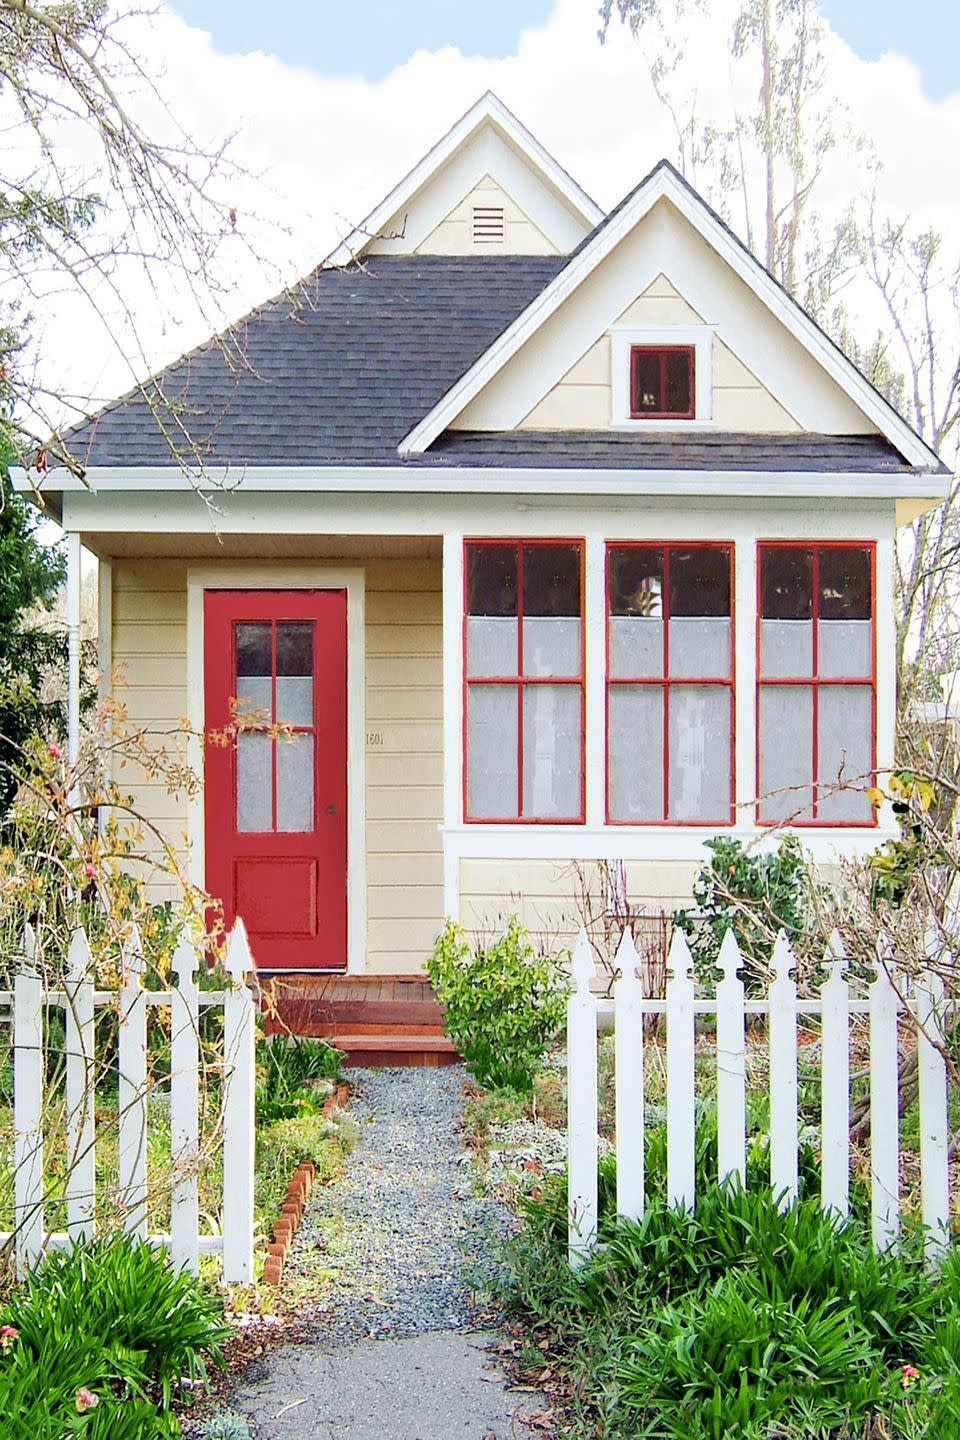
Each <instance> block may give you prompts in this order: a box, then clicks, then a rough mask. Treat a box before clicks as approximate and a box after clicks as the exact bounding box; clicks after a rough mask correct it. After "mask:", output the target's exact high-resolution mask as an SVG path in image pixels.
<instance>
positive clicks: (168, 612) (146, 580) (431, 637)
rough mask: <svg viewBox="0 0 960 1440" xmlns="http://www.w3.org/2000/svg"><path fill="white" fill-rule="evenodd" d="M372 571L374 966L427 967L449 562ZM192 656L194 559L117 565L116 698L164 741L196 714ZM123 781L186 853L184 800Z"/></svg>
mask: <svg viewBox="0 0 960 1440" xmlns="http://www.w3.org/2000/svg"><path fill="white" fill-rule="evenodd" d="M349 563H350V564H356V562H355V561H353V560H351V561H350V562H349ZM365 570H366V624H367V629H366V674H367V685H366V711H367V714H366V731H367V735H366V739H367V746H366V771H367V796H366V801H367V915H368V922H367V923H368V952H367V968H368V969H369V970H371V971H374V972H377V971H382V972H384V973H388V972H390V973H397V972H399V973H404V972H409V971H413V970H416V969H418V968H419V967H420V966H421V965H422V964H423V961H424V959H425V957H426V955H427V954H428V952H429V950H430V949H431V948H432V946H433V941H434V937H435V936H436V934H437V931H438V930H439V928H440V925H441V923H442V918H443V864H442V852H441V846H440V835H439V831H438V829H437V826H438V825H439V823H440V820H441V816H442V792H443V738H442V737H443V701H442V659H441V634H442V616H441V588H440V587H441V567H440V563H439V561H433V560H375V561H371V562H370V563H369V564H368V565H367V566H366V567H365ZM186 657H187V566H186V564H185V563H184V562H181V561H173V560H135V561H129V560H115V561H114V563H113V659H114V672H115V674H117V675H118V676H119V678H120V681H121V683H120V684H119V686H118V687H117V690H116V695H117V698H118V699H120V700H122V701H123V703H124V704H125V705H126V706H127V708H128V711H129V716H130V719H131V721H133V722H134V723H135V724H138V725H143V726H145V727H146V728H147V729H148V730H149V731H150V732H151V733H152V734H153V735H154V736H156V738H157V740H158V742H159V743H169V740H168V735H169V732H175V731H176V729H177V725H178V721H179V717H180V716H181V715H183V714H184V713H185V712H186V709H187V692H186V683H187V658H186ZM117 779H118V781H119V782H120V783H121V784H122V786H123V788H124V789H125V790H127V791H129V792H130V793H131V794H132V796H133V799H134V804H135V806H136V808H137V809H138V810H139V811H141V812H142V813H143V814H144V815H145V816H146V817H147V818H148V819H149V820H150V821H152V822H153V823H155V824H156V825H157V826H158V828H159V829H160V830H161V831H162V833H163V834H164V835H165V836H167V837H168V838H170V839H171V840H173V841H174V843H175V844H177V846H178V848H180V849H181V850H183V849H184V841H183V833H184V831H185V829H186V823H187V822H186V807H185V805H184V803H183V801H182V800H179V799H178V798H176V797H170V796H168V795H167V794H166V793H165V791H164V789H163V787H162V786H160V785H157V784H155V783H153V784H151V783H146V782H144V780H143V777H142V776H141V775H139V774H136V773H134V772H133V771H132V770H130V769H127V770H124V771H121V772H118V774H117ZM164 893H165V892H164V889H163V887H156V894H157V898H158V899H159V898H162V896H163V894H164Z"/></svg>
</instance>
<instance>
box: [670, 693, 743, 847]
mask: <svg viewBox="0 0 960 1440" xmlns="http://www.w3.org/2000/svg"><path fill="white" fill-rule="evenodd" d="M669 747H670V750H669V753H670V777H669V784H668V795H669V810H668V815H667V818H668V819H669V820H719V821H722V820H729V817H730V762H731V746H730V691H729V688H728V687H727V686H726V685H673V686H671V687H670V711H669Z"/></svg>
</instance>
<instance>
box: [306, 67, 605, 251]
mask: <svg viewBox="0 0 960 1440" xmlns="http://www.w3.org/2000/svg"><path fill="white" fill-rule="evenodd" d="M487 121H490V122H492V123H493V124H494V125H496V126H497V127H498V129H500V130H502V131H503V133H504V135H506V137H507V139H508V140H509V141H510V143H511V144H512V145H514V146H516V148H517V149H518V150H519V151H520V152H521V154H522V155H524V156H525V157H526V159H527V160H528V161H529V162H530V163H531V164H532V165H534V166H535V167H536V168H537V169H538V170H540V171H541V173H542V174H543V177H544V179H545V180H546V181H547V182H548V183H549V184H550V185H551V186H552V187H553V188H554V190H556V191H557V193H558V194H559V195H560V196H561V197H562V199H563V200H564V201H565V202H566V204H567V205H568V206H569V207H570V208H571V209H572V210H573V211H574V212H575V213H576V214H577V215H580V216H581V217H582V219H583V221H584V223H585V224H586V225H587V226H588V227H589V228H590V229H591V230H592V229H593V228H594V226H595V225H598V224H599V223H600V221H601V220H602V219H603V211H602V210H601V209H600V207H599V205H597V204H596V202H595V201H594V200H591V199H590V196H589V195H588V194H587V193H586V191H584V190H581V188H580V186H579V185H578V184H577V182H576V181H575V180H574V179H573V177H572V176H571V175H568V174H567V172H566V170H564V169H563V167H562V165H558V163H557V161H556V160H554V158H553V156H552V155H551V154H550V153H549V152H548V151H547V150H545V149H544V148H543V146H542V145H541V144H540V142H539V140H537V139H535V138H534V136H533V135H531V134H530V131H529V130H528V129H527V128H526V126H524V125H522V124H521V123H520V121H519V120H518V119H517V117H516V115H514V113H513V111H512V110H508V109H507V107H506V105H504V103H503V101H502V100H500V99H498V98H497V96H496V95H494V94H493V92H492V91H490V90H488V91H487V93H486V94H485V95H482V96H481V97H480V99H479V100H478V101H477V103H476V104H475V105H471V107H470V109H469V110H468V111H467V113H466V114H465V115H463V116H461V118H460V119H459V120H458V121H457V123H456V124H455V125H454V126H453V128H452V129H450V130H448V131H447V133H446V135H444V137H443V139H442V140H439V141H438V142H437V144H436V145H434V147H433V149H432V150H429V151H428V152H427V154H426V155H424V157H423V159H422V160H421V161H419V162H418V164H416V165H415V166H414V167H413V169H412V170H411V171H410V173H409V174H408V175H405V176H404V178H403V179H402V180H401V181H400V183H399V185H395V186H394V188H393V189H392V190H391V191H390V194H389V195H387V196H386V197H385V198H384V199H383V200H381V201H380V204H379V205H378V206H376V208H375V209H374V210H371V212H370V214H369V215H368V216H367V217H366V219H365V220H362V221H361V223H360V224H359V225H358V226H356V228H355V229H354V230H351V232H350V234H349V235H347V236H346V238H345V239H344V240H342V241H341V242H340V244H339V245H338V246H337V248H336V249H335V250H333V251H332V252H331V253H330V254H329V255H328V256H327V258H326V260H324V262H323V264H324V266H328V267H333V266H339V265H349V264H350V262H351V261H352V260H356V259H357V258H358V257H359V256H360V255H361V254H362V253H363V251H364V250H365V249H366V247H367V246H368V245H369V244H370V242H371V240H374V239H375V238H376V237H377V235H379V233H380V231H381V230H382V229H383V227H384V225H386V223H387V221H388V220H389V219H390V218H391V216H392V215H395V214H396V212H397V211H398V210H402V209H403V207H404V206H405V205H408V204H409V203H410V201H411V200H412V199H413V197H414V195H416V193H417V191H418V190H420V189H422V188H423V186H424V185H425V184H426V183H427V181H428V180H429V179H430V178H431V176H432V175H434V174H435V172H436V171H437V170H439V169H440V167H441V166H443V165H445V164H446V163H447V161H448V160H449V159H450V157H451V156H452V155H454V154H455V153H456V151H457V150H459V149H460V147H461V145H463V144H464V143H465V141H466V140H468V139H469V138H470V136H471V135H472V134H473V133H474V132H475V131H476V130H478V129H479V128H480V126H481V125H483V124H484V123H485V122H487Z"/></svg>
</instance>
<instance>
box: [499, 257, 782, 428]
mask: <svg viewBox="0 0 960 1440" xmlns="http://www.w3.org/2000/svg"><path fill="white" fill-rule="evenodd" d="M615 323H616V324H618V325H638V326H640V325H648V326H655V325H702V324H703V323H704V320H703V317H702V316H701V315H699V314H698V313H697V311H696V310H694V309H693V307H692V306H690V305H688V304H687V302H686V300H684V298H683V296H682V295H681V294H680V292H679V291H678V290H677V289H676V288H675V287H674V286H673V285H672V284H671V282H670V281H669V280H668V279H667V277H666V276H665V275H658V276H657V278H656V280H654V281H653V282H652V284H650V285H648V286H647V288H646V290H644V292H643V294H642V295H639V296H638V297H637V298H636V300H634V301H633V302H632V304H630V305H628V306H627V308H626V309H625V310H624V311H623V313H622V314H620V315H619V316H618V317H617V320H616V322H615ZM611 350H612V346H611V342H610V337H609V335H603V336H601V337H600V339H598V340H597V341H595V342H594V344H593V345H591V346H590V348H589V350H587V351H585V353H584V354H583V355H581V357H580V359H579V360H578V361H577V362H576V364H575V365H572V366H571V367H570V369H569V370H568V371H567V373H566V374H565V375H564V376H563V378H562V379H561V380H560V381H559V382H558V383H557V384H556V385H554V386H553V388H552V389H551V390H549V391H548V392H547V394H546V395H545V396H544V397H543V399H542V400H540V401H539V402H538V404H536V405H535V406H534V407H533V409H532V410H531V411H530V413H529V414H528V415H527V416H526V418H525V419H524V420H523V421H522V422H521V424H520V426H519V428H520V429H521V430H604V429H607V428H608V427H609V426H610V424H611V423H612V419H613V393H612V376H611V364H612V360H611ZM713 418H714V420H715V421H716V423H717V428H718V429H720V430H730V431H745V432H751V433H761V432H774V433H776V432H781V433H782V432H785V431H797V430H798V429H799V428H800V427H799V426H798V425H797V422H796V420H795V419H794V418H793V416H792V415H790V414H789V413H788V412H787V411H786V410H785V409H784V408H783V406H782V405H781V404H780V403H779V402H778V401H777V400H775V399H774V397H773V396H772V395H771V394H770V392H769V390H767V389H766V388H765V387H764V386H763V385H761V383H760V381H759V380H758V379H757V377H756V376H755V375H754V374H752V372H751V371H750V370H748V369H747V367H746V365H744V364H743V363H742V362H741V361H740V360H738V359H737V357H736V356H735V355H734V353H733V351H732V350H731V349H730V348H729V346H727V345H725V344H724V342H723V341H722V340H721V339H720V338H719V337H715V338H714V341H713Z"/></svg>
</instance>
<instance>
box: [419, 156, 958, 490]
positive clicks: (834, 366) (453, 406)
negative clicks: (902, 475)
mask: <svg viewBox="0 0 960 1440" xmlns="http://www.w3.org/2000/svg"><path fill="white" fill-rule="evenodd" d="M662 199H667V200H669V201H670V203H671V204H672V205H674V206H675V207H676V208H677V209H678V210H679V211H680V213H681V214H682V215H683V216H684V217H685V219H687V220H688V221H689V222H690V224H691V225H693V226H694V228H695V229H696V230H697V231H698V232H699V233H700V235H701V236H702V237H703V239H704V240H705V241H706V242H707V244H709V245H711V246H712V247H713V249H714V250H715V251H716V252H717V254H719V255H720V256H721V258H722V259H723V260H725V261H726V263H727V264H728V265H729V266H730V267H731V269H732V270H733V271H734V272H735V273H736V274H737V275H738V276H739V278H740V279H741V280H743V282H744V283H745V284H746V285H749V287H750V289H751V290H752V291H753V292H754V294H755V295H756V296H757V298H758V299H759V300H761V301H762V302H763V303H764V304H765V305H766V306H767V308H768V309H769V310H770V312H771V313H772V314H774V315H775V316H776V317H777V319H778V320H779V321H780V322H781V323H782V324H783V325H784V326H785V327H786V329H787V330H788V331H789V332H790V333H791V334H792V335H793V336H794V337H795V338H796V339H797V340H798V341H799V342H800V344H801V345H803V346H805V348H806V349H807V350H808V351H809V353H810V354H811V355H812V356H813V358H814V359H815V360H816V361H817V362H818V363H819V364H820V365H821V366H822V367H823V369H824V370H825V371H826V372H827V374H828V375H830V377H831V378H832V379H833V380H834V381H835V382H836V383H837V384H838V385H839V386H840V388H841V389H842V390H843V391H844V392H845V394H847V395H848V396H849V397H850V399H851V400H852V401H853V402H854V404H855V405H858V406H859V407H860V409H861V410H862V411H863V413H864V415H866V416H867V417H868V418H869V419H870V420H872V421H873V423H874V424H875V425H876V427H877V429H878V430H879V431H880V433H881V434H882V435H884V436H886V438H887V439H888V440H889V441H890V443H891V444H892V445H895V446H896V448H897V449H898V450H899V451H900V453H901V454H902V455H903V457H904V459H906V460H907V461H908V462H909V463H910V464H911V465H913V466H916V467H917V468H918V469H930V468H933V467H935V466H936V465H938V464H939V460H938V458H937V456H936V455H935V454H934V452H933V451H932V450H931V449H930V448H929V446H928V445H927V444H926V442H925V441H923V440H921V438H920V436H919V435H917V434H916V432H915V431H914V430H913V429H911V427H910V426H909V425H908V424H907V422H906V421H905V420H904V419H902V418H901V416H899V415H898V414H897V412H896V411H895V410H894V409H893V408H892V406H890V405H888V404H887V402H886V401H885V400H884V399H883V397H882V396H881V395H880V394H879V393H878V392H877V391H876V390H874V388H873V386H872V385H871V384H870V383H869V381H868V380H866V379H865V378H864V377H863V376H862V375H861V374H860V372H859V370H858V369H857V368H856V366H855V365H853V364H852V363H851V362H850V361H849V360H848V359H847V358H846V356H845V355H843V354H842V352H841V351H840V350H838V349H837V348H836V346H835V345H834V344H833V343H832V342H831V341H830V340H829V339H828V338H827V336H826V335H825V334H824V333H823V331H822V330H821V329H820V327H819V326H818V325H817V324H816V323H815V322H814V321H813V320H811V318H810V316H809V315H807V313H806V311H804V310H803V309H802V308H801V307H800V306H799V305H797V304H796V302H795V301H793V300H792V299H791V298H790V296H789V295H788V294H787V293H786V291H785V290H783V289H782V288H781V287H780V286H779V285H778V284H777V282H776V281H775V280H774V279H773V278H772V276H771V275H769V274H768V273H767V271H766V270H765V269H764V268H763V266H762V265H761V264H760V262H759V261H758V260H757V259H756V258H755V257H754V256H753V255H751V254H750V253H749V251H747V250H745V249H744V248H743V247H742V246H741V245H740V244H739V242H738V241H737V240H736V239H735V238H734V237H733V236H732V235H731V234H730V233H729V232H728V231H727V229H726V228H725V226H723V225H722V224H721V223H720V222H719V220H718V219H717V218H716V217H715V216H714V215H713V214H712V213H711V211H710V210H709V209H708V207H707V206H706V205H705V204H704V203H703V202H702V201H701V200H699V199H698V198H697V197H695V196H694V195H693V194H692V193H691V191H690V190H689V189H688V188H687V186H686V185H685V184H683V182H682V181H681V180H680V179H679V177H678V176H677V175H676V174H675V173H674V172H673V170H672V169H671V168H669V167H668V166H667V165H666V164H663V165H662V166H661V167H660V168H658V169H657V170H656V171H655V172H654V173H653V175H651V177H650V179H649V180H648V181H647V183H646V184H645V185H643V186H642V187H641V188H640V189H639V190H638V191H637V192H636V194H635V195H634V196H633V197H632V199H631V200H630V201H628V203H627V204H625V205H624V207H623V209H622V210H621V211H620V212H619V213H618V214H617V215H615V216H614V218H613V219H612V220H611V221H610V223H609V224H608V225H605V226H604V228H603V229H602V230H601V231H600V233H599V234H598V235H597V236H595V238H594V239H593V240H592V241H591V242H590V244H588V245H587V246H586V247H585V248H584V249H583V250H582V251H581V252H580V254H579V255H577V256H575V257H574V258H573V259H572V260H571V261H570V263H569V264H568V265H566V266H565V267H564V269H563V270H561V271H560V273H559V275H557V276H556V278H555V279H554V280H552V281H551V282H550V283H549V284H548V285H547V286H546V287H545V288H544V289H543V290H541V292H540V294H539V295H538V296H536V298H535V299H534V300H533V301H531V303H530V304H529V305H528V306H527V308H526V310H524V311H522V312H521V313H520V315H518V316H517V318H516V320H514V322H513V324H512V325H510V326H509V327H508V328H507V329H506V330H505V331H504V332H503V334H502V335H500V336H499V337H498V338H497V339H496V340H495V341H494V343H493V344H492V345H491V346H490V348H489V349H488V350H486V351H485V352H484V353H483V355H481V356H480V358H479V360H477V361H476V362H475V363H474V364H473V365H472V366H471V368H470V369H469V370H468V371H467V372H466V373H465V374H464V375H462V376H461V377H460V379H459V380H458V381H457V383H456V384H455V385H453V386H452V387H451V389H449V390H448V391H447V393H446V395H444V396H443V398H442V399H441V400H439V401H438V402H437V404H436V405H435V406H434V407H433V409H432V410H431V411H430V412H429V414H428V415H425V416H424V418H423V419H422V420H421V421H419V422H418V424H417V425H415V426H414V428H413V429H412V430H411V431H410V433H409V434H408V435H407V436H405V437H404V439H403V440H402V441H401V442H400V445H399V446H398V450H399V453H400V454H401V455H416V454H422V453H423V452H424V451H425V450H426V449H428V447H429V446H430V445H432V444H433V442H434V440H436V438H437V436H438V435H440V434H441V433H442V432H443V431H444V430H446V429H447V428H448V427H449V426H450V425H451V424H452V422H453V421H454V420H455V419H456V418H457V416H458V415H459V414H460V413H461V412H462V411H463V409H464V408H465V407H466V406H467V405H468V404H469V402H470V401H471V400H472V399H473V398H474V397H475V396H476V395H477V394H479V392H480V391H481V390H482V389H483V387H484V386H485V385H487V384H488V383H489V381H490V380H492V378H493V376H494V375H495V374H496V373H497V372H498V371H499V370H500V369H502V367H503V366H504V365H505V364H506V363H507V361H508V360H509V359H510V358H511V357H512V356H513V355H515V354H516V353H517V351H518V350H519V349H520V347H521V346H522V345H523V344H525V343H526V341H527V340H529V338H530V336H531V335H532V334H533V333H534V331H536V330H538V329H539V328H540V326H541V325H543V324H544V322H545V321H546V320H547V319H548V318H549V317H550V316H551V315H552V314H553V313H554V312H555V311H556V310H557V309H558V308H559V307H560V305H562V304H563V302H564V300H566V298H567V296H568V295H570V294H571V293H572V292H573V291H574V290H576V288H577V287H578V286H579V285H580V284H581V282H582V281H583V280H585V279H586V277H587V276H588V275H589V274H590V273H591V272H592V271H593V270H594V269H595V268H596V267H597V266H598V265H599V264H600V263H601V261H602V260H604V259H605V258H606V256H607V255H609V254H610V252H611V251H612V250H614V249H615V248H616V246H617V245H618V244H619V243H620V241H621V240H623V239H624V237H625V236H626V235H627V234H629V232H630V231H631V230H632V229H633V228H634V226H635V225H637V224H638V223H639V221H640V220H642V219H643V217H644V216H645V215H647V214H648V213H649V211H650V210H651V209H652V208H653V206H654V205H655V204H656V203H657V201H658V200H662Z"/></svg>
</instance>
